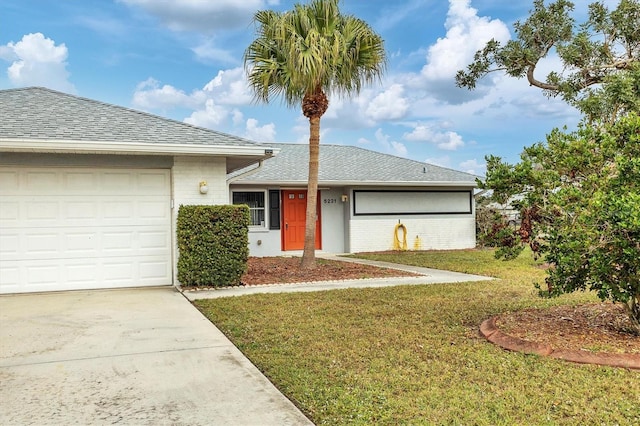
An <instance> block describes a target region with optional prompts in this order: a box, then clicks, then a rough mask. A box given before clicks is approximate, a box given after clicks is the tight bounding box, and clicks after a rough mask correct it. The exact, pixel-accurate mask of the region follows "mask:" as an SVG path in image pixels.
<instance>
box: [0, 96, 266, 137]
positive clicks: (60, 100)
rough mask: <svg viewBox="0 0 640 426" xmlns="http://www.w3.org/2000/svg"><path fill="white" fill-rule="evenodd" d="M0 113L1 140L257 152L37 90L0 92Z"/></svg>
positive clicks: (171, 123) (208, 133)
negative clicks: (213, 147) (227, 148)
mask: <svg viewBox="0 0 640 426" xmlns="http://www.w3.org/2000/svg"><path fill="white" fill-rule="evenodd" d="M0 111H2V119H1V120H0V140H1V139H24V140H47V141H63V140H64V141H79V142H82V141H87V142H88V141H91V142H116V143H145V144H176V145H180V144H192V145H216V146H252V147H253V146H260V145H259V144H255V143H254V142H251V141H248V140H246V139H242V138H239V137H236V136H232V135H228V134H225V133H220V132H216V131H213V130H209V129H204V128H200V127H196V126H192V125H189V124H186V123H182V122H179V121H175V120H170V119H167V118H163V117H159V116H156V115H152V114H148V113H145V112H141V111H136V110H132V109H129V108H124V107H120V106H116V105H111V104H107V103H103V102H99V101H95V100H92V99H86V98H81V97H78V96H74V95H69V94H66V93H61V92H57V91H54V90H50V89H46V88H42V87H29V88H21V89H9V90H0ZM36 124H37V125H36Z"/></svg>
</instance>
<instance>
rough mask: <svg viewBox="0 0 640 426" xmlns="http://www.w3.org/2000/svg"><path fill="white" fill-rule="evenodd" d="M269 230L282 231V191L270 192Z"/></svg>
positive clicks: (272, 190) (274, 190)
mask: <svg viewBox="0 0 640 426" xmlns="http://www.w3.org/2000/svg"><path fill="white" fill-rule="evenodd" d="M269 229H280V191H279V190H278V189H270V190H269Z"/></svg>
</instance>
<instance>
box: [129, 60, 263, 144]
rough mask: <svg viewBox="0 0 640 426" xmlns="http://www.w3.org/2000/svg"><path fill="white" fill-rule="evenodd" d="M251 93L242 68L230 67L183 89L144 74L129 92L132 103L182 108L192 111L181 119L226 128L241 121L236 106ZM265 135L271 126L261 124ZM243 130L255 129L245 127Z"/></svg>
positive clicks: (150, 108) (154, 108) (247, 101)
mask: <svg viewBox="0 0 640 426" xmlns="http://www.w3.org/2000/svg"><path fill="white" fill-rule="evenodd" d="M252 99H253V98H252V93H251V92H250V90H249V87H248V85H247V84H246V79H245V74H244V70H243V69H242V68H233V69H229V70H220V71H219V72H218V74H217V75H216V76H215V77H214V78H213V79H211V80H210V81H209V82H208V83H207V84H205V85H204V87H203V88H202V89H196V90H193V91H192V92H191V93H186V92H185V91H184V90H181V89H178V88H176V87H174V86H171V85H169V84H164V85H162V84H161V83H160V82H159V81H157V80H155V79H153V78H148V79H147V80H145V81H143V82H141V83H139V84H138V85H137V87H136V90H135V92H134V94H133V100H132V104H133V106H135V107H137V108H141V109H144V110H148V111H161V112H162V113H166V112H167V111H168V110H171V109H177V108H186V109H188V110H192V111H193V112H192V113H191V115H190V116H189V117H187V118H186V119H185V120H184V121H185V122H187V123H189V124H193V125H196V126H202V127H208V128H214V127H216V126H217V127H223V128H224V129H226V130H227V131H230V130H231V128H233V127H237V126H241V125H243V124H244V116H243V114H242V112H241V111H239V110H238V109H237V108H233V107H237V106H244V105H249V104H250V103H251V101H252ZM263 127H264V128H263V129H262V131H263V132H264V134H266V135H267V136H269V135H272V136H275V126H274V128H273V129H269V128H268V127H265V126H263ZM246 131H247V132H254V131H258V129H253V128H250V127H249V126H248V127H247V129H246Z"/></svg>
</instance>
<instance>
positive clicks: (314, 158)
mask: <svg viewBox="0 0 640 426" xmlns="http://www.w3.org/2000/svg"><path fill="white" fill-rule="evenodd" d="M319 165H320V117H315V116H313V117H310V118H309V180H308V183H307V215H306V223H305V230H304V252H303V253H302V262H301V264H300V267H301V268H302V269H312V268H315V266H316V216H317V211H316V209H317V202H318V168H319Z"/></svg>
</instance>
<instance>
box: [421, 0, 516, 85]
mask: <svg viewBox="0 0 640 426" xmlns="http://www.w3.org/2000/svg"><path fill="white" fill-rule="evenodd" d="M470 3H471V0H449V13H448V14H447V20H446V22H445V28H446V29H447V35H446V36H445V37H444V38H439V39H438V41H437V42H436V43H435V44H434V45H432V46H431V47H430V48H429V53H428V55H427V64H426V65H425V66H424V68H423V69H422V74H423V75H424V76H425V77H426V78H427V79H428V80H431V81H434V80H435V81H438V80H449V79H452V78H453V77H454V76H455V74H456V72H457V71H458V70H459V69H462V68H464V67H465V66H466V65H467V64H468V63H470V62H471V61H472V60H473V55H474V54H475V53H476V51H478V50H479V49H481V48H483V47H484V45H485V44H486V43H487V42H488V41H489V40H491V39H492V38H494V39H496V40H498V41H500V42H505V41H507V40H509V38H510V34H509V29H508V28H507V26H506V25H505V24H504V23H503V22H502V21H500V20H498V19H494V20H490V19H489V18H487V17H479V16H478V11H477V10H476V9H474V8H472V7H471V6H470Z"/></svg>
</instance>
